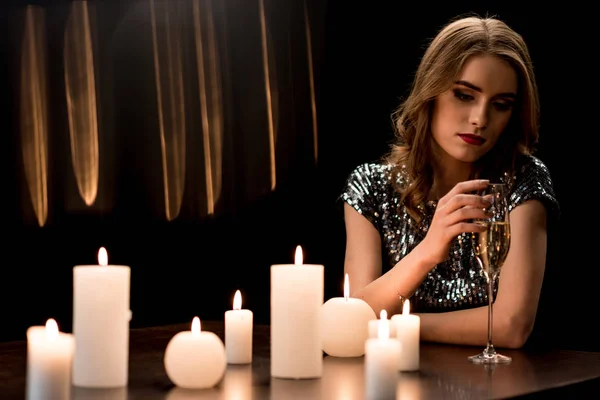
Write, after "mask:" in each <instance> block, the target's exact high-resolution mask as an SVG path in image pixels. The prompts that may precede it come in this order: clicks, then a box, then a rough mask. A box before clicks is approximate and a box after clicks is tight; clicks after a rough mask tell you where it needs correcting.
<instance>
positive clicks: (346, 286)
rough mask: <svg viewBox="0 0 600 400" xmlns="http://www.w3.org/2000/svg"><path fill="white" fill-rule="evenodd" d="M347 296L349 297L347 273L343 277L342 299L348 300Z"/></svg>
mask: <svg viewBox="0 0 600 400" xmlns="http://www.w3.org/2000/svg"><path fill="white" fill-rule="evenodd" d="M348 297H350V279H349V278H348V274H346V277H345V278H344V299H346V301H348Z"/></svg>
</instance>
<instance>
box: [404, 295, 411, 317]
mask: <svg viewBox="0 0 600 400" xmlns="http://www.w3.org/2000/svg"><path fill="white" fill-rule="evenodd" d="M408 314H410V301H408V299H406V300H404V305H403V306H402V315H408Z"/></svg>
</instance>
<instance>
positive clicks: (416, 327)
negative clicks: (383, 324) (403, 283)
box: [391, 300, 421, 371]
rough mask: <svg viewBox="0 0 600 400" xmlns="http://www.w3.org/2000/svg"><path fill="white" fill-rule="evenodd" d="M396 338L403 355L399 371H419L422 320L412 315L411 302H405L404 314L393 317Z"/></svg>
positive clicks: (399, 363) (399, 360)
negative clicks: (400, 344) (400, 345)
mask: <svg viewBox="0 0 600 400" xmlns="http://www.w3.org/2000/svg"><path fill="white" fill-rule="evenodd" d="M391 320H392V323H393V324H394V325H396V338H397V339H398V341H399V342H400V343H402V355H401V357H400V358H399V359H398V371H417V370H419V361H420V357H419V355H420V351H421V350H420V343H421V342H420V340H421V339H420V335H421V318H419V316H418V315H414V314H410V302H409V301H408V300H405V301H404V305H403V307H402V314H396V315H393V316H392V318H391Z"/></svg>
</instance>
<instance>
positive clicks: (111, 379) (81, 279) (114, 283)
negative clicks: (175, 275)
mask: <svg viewBox="0 0 600 400" xmlns="http://www.w3.org/2000/svg"><path fill="white" fill-rule="evenodd" d="M98 264H99V265H78V266H75V267H74V268H73V336H74V337H75V354H74V361H73V385H75V386H80V387H89V388H117V387H125V386H127V380H128V361H129V321H130V319H131V311H130V310H129V291H130V277H131V269H130V268H129V267H128V266H125V265H109V264H108V253H107V252H106V249H105V248H104V247H102V248H100V250H99V251H98Z"/></svg>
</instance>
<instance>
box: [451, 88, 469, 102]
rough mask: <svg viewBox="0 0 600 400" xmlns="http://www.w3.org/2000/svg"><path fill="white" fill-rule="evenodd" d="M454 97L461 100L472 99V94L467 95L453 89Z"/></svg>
mask: <svg viewBox="0 0 600 400" xmlns="http://www.w3.org/2000/svg"><path fill="white" fill-rule="evenodd" d="M454 97H456V98H457V99H459V100H461V101H469V100H473V96H471V95H468V94H466V93H463V92H461V91H460V90H455V91H454Z"/></svg>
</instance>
